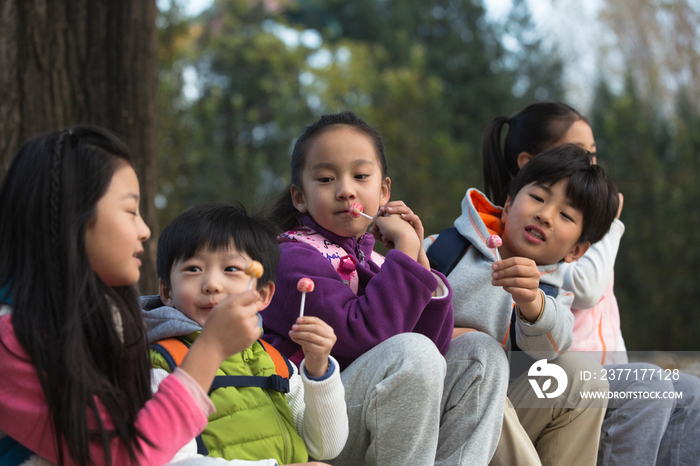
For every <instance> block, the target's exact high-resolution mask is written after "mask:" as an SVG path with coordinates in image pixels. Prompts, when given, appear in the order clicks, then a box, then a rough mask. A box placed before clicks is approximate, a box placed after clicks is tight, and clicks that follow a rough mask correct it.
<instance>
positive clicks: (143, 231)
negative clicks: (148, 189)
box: [138, 215, 151, 243]
mask: <svg viewBox="0 0 700 466" xmlns="http://www.w3.org/2000/svg"><path fill="white" fill-rule="evenodd" d="M138 221H139V223H138V235H139V241H141V242H142V243H143V242H145V241H146V240H148V238H150V237H151V229H150V228H148V225H146V222H144V221H143V218H142V217H141V216H140V215H139V217H138Z"/></svg>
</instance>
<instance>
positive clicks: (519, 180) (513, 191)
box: [508, 144, 620, 243]
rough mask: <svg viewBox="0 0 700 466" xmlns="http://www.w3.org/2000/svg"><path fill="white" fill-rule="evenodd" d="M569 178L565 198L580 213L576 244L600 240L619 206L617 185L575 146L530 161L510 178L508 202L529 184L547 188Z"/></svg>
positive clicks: (567, 146)
mask: <svg viewBox="0 0 700 466" xmlns="http://www.w3.org/2000/svg"><path fill="white" fill-rule="evenodd" d="M565 178H569V182H568V184H567V186H566V197H567V199H568V200H569V201H570V202H571V203H572V204H573V206H574V208H576V209H577V210H579V211H581V213H582V214H583V228H582V231H581V237H580V238H579V240H578V242H579V243H583V242H586V241H590V242H591V243H595V242H596V241H600V239H601V238H603V236H605V234H606V233H607V232H608V230H609V229H610V225H611V224H612V222H613V220H614V219H615V215H616V214H617V208H618V205H619V202H620V200H619V197H618V194H617V186H616V185H615V182H614V181H613V180H612V179H611V178H610V177H609V176H608V175H606V174H605V171H604V170H603V169H602V168H601V167H600V166H599V165H593V164H592V160H591V154H590V152H588V151H587V150H585V149H582V148H580V147H579V146H577V145H575V144H563V145H561V146H555V147H552V148H551V149H547V150H546V151H544V152H542V153H541V154H539V155H538V156H537V157H534V158H533V159H532V160H530V161H529V162H528V163H527V164H526V165H525V166H524V167H523V169H522V170H520V172H519V173H518V174H517V175H516V176H515V178H513V182H512V183H511V187H510V192H509V193H508V196H509V197H510V199H511V202H512V200H514V199H515V196H517V195H518V192H519V191H520V190H521V189H522V188H523V187H524V186H527V185H528V184H530V183H538V184H547V185H551V184H554V183H556V182H558V181H559V180H562V179H565Z"/></svg>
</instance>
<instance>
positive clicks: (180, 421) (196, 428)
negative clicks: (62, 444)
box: [0, 315, 213, 465]
mask: <svg viewBox="0 0 700 466" xmlns="http://www.w3.org/2000/svg"><path fill="white" fill-rule="evenodd" d="M28 359H29V358H28V356H27V354H26V352H25V351H24V350H23V349H22V347H21V345H20V344H19V342H18V341H17V338H16V337H15V334H14V329H13V327H12V322H11V319H10V316H9V315H4V316H1V317H0V374H2V377H0V430H2V431H3V432H5V433H6V434H8V435H9V436H10V437H12V438H13V439H15V440H16V441H18V442H19V443H21V444H22V445H24V446H25V447H27V448H29V449H30V450H32V451H33V452H35V453H38V454H39V455H41V456H43V457H45V458H47V459H48V460H50V461H53V462H54V463H57V462H58V457H57V455H58V452H57V451H56V448H55V445H54V444H55V442H54V436H53V430H52V428H51V423H50V418H49V412H48V408H47V406H46V399H45V398H44V393H43V391H42V390H41V386H40V385H39V379H38V377H37V375H36V371H35V368H34V366H33V365H32V364H31V363H30V362H29V361H28ZM179 377H180V378H178V376H176V375H171V376H168V377H167V378H166V379H165V380H164V381H163V382H162V383H161V384H160V388H159V390H158V392H157V393H156V394H155V395H154V396H153V398H152V399H150V400H149V401H148V402H147V403H146V404H145V406H144V407H143V408H142V409H141V411H140V412H139V413H138V415H137V418H136V426H137V427H138V429H139V430H140V431H141V433H143V434H144V435H145V436H146V438H148V439H149V440H150V441H151V442H152V443H153V446H150V445H148V444H147V443H146V442H144V441H141V442H140V444H141V447H142V453H141V454H140V455H138V458H137V463H138V464H149V465H157V464H165V463H167V462H168V461H170V459H172V457H173V456H174V455H175V453H177V452H178V450H179V449H180V448H181V447H182V446H183V445H185V444H186V443H187V442H188V441H190V440H191V439H192V438H194V437H195V436H197V435H198V434H199V433H200V432H201V431H202V430H203V429H204V427H205V426H206V424H207V415H208V414H209V412H211V411H212V410H213V408H212V407H211V406H209V409H207V410H206V411H205V410H203V409H202V407H201V406H206V403H202V401H203V400H202V399H201V393H199V392H202V390H201V388H199V387H198V386H196V387H195V391H194V392H191V391H190V389H191V388H192V386H191V384H190V383H189V382H185V383H183V382H181V380H182V379H183V377H182V375H179ZM188 377H189V376H187V374H185V377H184V379H185V380H186V379H187V378H188ZM197 390H199V392H197ZM202 393H203V392H202ZM98 406H99V402H98ZM105 423H106V424H107V426H108V427H109V426H110V425H111V422H110V421H109V420H106V421H105ZM91 453H92V460H93V462H94V463H95V464H98V465H100V464H104V463H105V458H104V454H103V450H102V447H101V446H100V445H99V444H98V443H94V444H93V445H91ZM111 453H112V464H129V463H130V461H129V454H128V451H127V449H126V447H125V446H124V445H123V444H122V443H121V442H120V441H119V440H117V439H115V440H114V441H113V444H112V448H111ZM66 464H73V463H72V461H70V460H68V461H67V462H66Z"/></svg>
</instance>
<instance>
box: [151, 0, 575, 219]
mask: <svg viewBox="0 0 700 466" xmlns="http://www.w3.org/2000/svg"><path fill="white" fill-rule="evenodd" d="M265 5H267V3H265V2H250V1H247V0H219V1H217V2H215V4H214V6H213V7H212V8H211V9H210V10H209V11H207V12H205V13H204V14H203V15H202V16H201V17H199V18H195V19H193V20H190V21H183V20H182V18H179V17H178V15H177V14H176V13H173V12H172V9H171V10H170V11H169V12H166V13H163V18H164V19H163V20H162V21H161V23H162V24H161V29H162V30H161V45H160V47H161V50H162V51H161V60H162V61H161V78H162V80H161V102H162V105H161V107H160V115H161V131H162V139H161V140H162V144H161V149H160V154H159V157H160V169H161V176H160V185H159V192H160V196H159V200H160V202H161V207H163V205H162V204H164V202H163V201H164V200H167V206H165V207H163V208H162V209H161V210H160V213H161V218H160V221H161V224H162V225H165V224H166V223H167V222H168V221H169V220H170V219H172V218H173V217H174V216H175V215H176V214H177V213H179V212H181V211H182V210H184V209H185V208H187V207H189V206H192V205H196V204H199V203H202V202H207V201H216V200H233V199H237V200H240V201H242V202H243V203H244V204H245V205H246V206H248V207H251V206H253V207H255V208H258V207H260V206H262V205H265V204H266V203H269V201H270V200H271V199H272V198H273V197H274V195H275V194H277V193H278V192H279V191H280V190H281V189H282V188H283V187H284V186H285V185H286V182H287V181H288V179H289V167H288V164H289V154H290V152H291V145H292V144H293V142H294V140H295V137H296V136H297V135H298V134H300V133H301V130H302V127H303V126H304V125H306V124H309V123H311V122H312V121H314V120H315V119H316V118H317V117H318V116H320V115H321V114H323V113H329V112H337V111H340V110H345V109H348V110H353V111H355V112H356V113H357V114H359V115H360V116H361V117H362V118H363V119H365V120H366V121H367V122H368V123H370V124H371V125H373V126H376V127H378V128H379V132H380V134H381V135H382V136H383V137H384V138H385V139H386V154H387V159H388V166H389V175H390V176H391V178H392V181H393V184H392V191H393V196H392V197H393V198H394V199H402V200H404V201H405V202H406V203H407V204H408V205H409V206H410V207H411V208H412V209H413V210H414V211H415V212H417V213H418V214H419V215H420V216H421V219H422V221H423V224H424V226H425V229H426V232H427V233H435V232H439V231H440V230H442V229H443V228H446V227H448V226H451V225H452V222H453V221H454V219H455V218H456V217H457V216H458V215H459V213H460V202H461V199H462V197H463V195H464V193H465V191H466V189H467V188H469V187H472V186H477V187H480V186H481V184H482V181H481V180H482V176H481V155H480V154H481V144H482V137H483V132H484V129H485V127H486V125H487V124H488V122H489V121H490V120H491V119H492V118H493V117H495V116H496V115H499V114H512V113H514V112H516V111H517V110H519V109H520V108H521V107H523V106H524V105H525V104H526V103H529V102H530V101H531V100H532V99H533V98H559V97H561V95H562V90H561V64H560V62H559V60H558V59H557V58H556V53H555V52H553V51H551V50H545V49H544V48H543V47H542V44H541V36H540V35H539V34H538V33H537V31H536V30H535V28H534V25H533V24H532V22H531V19H530V14H529V11H528V10H527V6H526V3H524V2H523V1H522V0H516V1H515V2H514V5H515V8H514V9H513V12H512V14H511V17H510V18H509V20H508V21H507V22H506V23H505V24H504V25H500V24H492V23H489V22H488V21H487V20H486V17H485V10H484V7H483V5H482V4H481V3H480V2H479V1H473V0H429V1H425V0H421V1H418V0H330V1H325V0H324V1H321V0H300V1H298V2H295V3H289V4H287V3H278V4H277V5H278V6H279V7H280V8H281V9H280V10H279V11H271V10H266V9H265ZM171 17H172V18H174V19H172V18H171ZM168 18H170V19H169V20H167V21H166V19H168ZM310 31H318V32H317V34H318V36H319V37H320V38H321V43H320V44H316V45H313V44H311V45H308V44H307V45H304V41H301V42H299V41H298V38H299V37H301V35H302V34H303V33H307V32H310ZM285 35H286V36H287V37H290V35H291V36H295V35H296V37H297V40H296V41H295V40H289V39H287V40H286V42H285V41H284V40H282V39H280V37H285ZM505 37H508V38H509V42H510V44H511V45H510V46H509V47H508V48H506V47H505V46H504V45H503V43H502V42H503V39H504V38H505ZM295 42H299V43H295ZM512 44H516V45H512ZM183 71H184V72H186V73H189V74H190V75H193V74H194V75H196V76H197V85H198V89H199V93H198V95H197V97H196V98H194V99H190V100H188V99H185V98H183V97H182V95H181V92H180V91H181V90H182V89H183V87H184V86H185V85H186V83H185V82H184V81H183V77H182V76H183ZM193 71H195V73H193ZM179 92H180V93H179ZM168 102H171V103H170V104H168Z"/></svg>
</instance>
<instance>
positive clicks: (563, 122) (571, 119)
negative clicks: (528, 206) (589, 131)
mask: <svg viewBox="0 0 700 466" xmlns="http://www.w3.org/2000/svg"><path fill="white" fill-rule="evenodd" d="M579 120H583V121H585V122H586V123H588V120H586V118H584V117H583V116H582V115H581V114H580V113H578V112H577V111H576V110H574V109H573V108H571V107H569V106H568V105H566V104H563V103H561V102H537V103H534V104H531V105H528V106H527V107H525V108H524V109H523V110H522V111H521V112H520V113H517V114H515V115H513V116H512V117H510V118H508V117H506V116H499V117H496V118H494V119H493V120H491V123H489V126H488V127H487V128H486V134H485V136H484V144H483V148H482V155H483V158H484V187H485V193H486V195H487V196H488V197H489V198H490V199H492V200H493V201H494V202H495V203H496V204H498V205H500V206H502V205H503V204H504V203H505V202H506V196H507V194H508V189H509V188H508V187H509V185H510V182H511V180H512V179H513V177H514V176H515V175H517V173H518V171H519V170H520V168H519V167H518V155H519V154H520V153H521V152H527V153H528V154H530V155H532V156H535V155H537V154H539V153H540V152H542V151H543V150H545V149H548V148H549V147H552V146H553V145H554V144H556V143H557V142H558V141H560V140H561V138H563V137H564V134H566V132H567V131H568V130H569V128H571V125H573V124H574V123H575V122H577V121H579ZM505 124H508V133H506V137H505V142H504V144H503V150H501V131H502V129H503V126H504V125H505Z"/></svg>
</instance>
